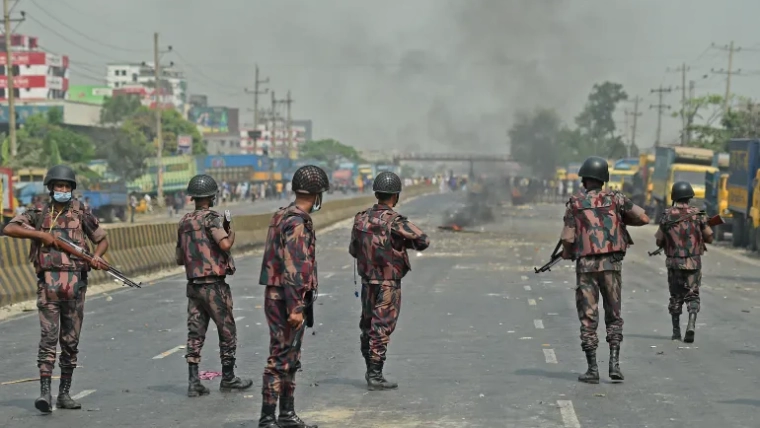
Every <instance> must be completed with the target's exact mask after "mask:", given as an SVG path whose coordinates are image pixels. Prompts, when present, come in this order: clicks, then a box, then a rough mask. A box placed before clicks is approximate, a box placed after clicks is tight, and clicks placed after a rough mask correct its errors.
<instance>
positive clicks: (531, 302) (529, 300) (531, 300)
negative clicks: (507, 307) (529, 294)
mask: <svg viewBox="0 0 760 428" xmlns="http://www.w3.org/2000/svg"><path fill="white" fill-rule="evenodd" d="M528 304H529V305H531V306H536V300H535V299H528Z"/></svg>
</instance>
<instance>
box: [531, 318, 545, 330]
mask: <svg viewBox="0 0 760 428" xmlns="http://www.w3.org/2000/svg"><path fill="white" fill-rule="evenodd" d="M533 325H535V326H536V328H538V329H543V328H544V322H543V321H541V320H533Z"/></svg>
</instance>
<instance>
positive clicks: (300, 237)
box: [259, 165, 330, 428]
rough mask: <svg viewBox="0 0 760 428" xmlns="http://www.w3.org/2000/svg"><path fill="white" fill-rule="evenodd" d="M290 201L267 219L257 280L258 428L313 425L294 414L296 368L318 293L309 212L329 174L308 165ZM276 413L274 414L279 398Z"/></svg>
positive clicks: (295, 177)
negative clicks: (260, 293)
mask: <svg viewBox="0 0 760 428" xmlns="http://www.w3.org/2000/svg"><path fill="white" fill-rule="evenodd" d="M292 189H293V192H294V193H295V195H296V199H295V201H294V202H293V203H291V204H290V205H288V206H287V207H284V208H280V209H279V210H278V211H277V212H276V213H275V214H274V215H273V216H272V220H271V221H270V223H269V232H268V233H267V241H266V247H265V250H264V257H263V260H262V261H261V276H260V278H259V284H261V285H265V286H266V290H265V292H264V297H265V303H264V313H265V314H266V317H267V323H268V324H269V358H268V359H267V365H266V368H265V369H264V376H263V382H262V386H261V395H262V405H261V418H260V419H259V427H260V428H277V427H282V428H317V426H316V425H307V424H306V423H305V422H304V421H302V420H301V418H299V417H298V415H297V414H296V412H295V399H294V394H295V390H296V372H297V371H298V369H300V368H301V361H300V360H301V343H302V339H303V333H304V330H305V326H304V310H305V309H306V306H307V305H312V304H313V303H314V300H315V299H316V295H317V288H318V282H317V260H316V243H317V238H316V235H315V233H314V224H313V223H312V219H311V215H310V214H313V213H315V212H317V211H319V210H320V209H321V208H322V194H323V193H324V192H326V191H328V190H329V189H330V181H329V180H328V178H327V174H326V173H325V172H324V171H323V170H322V169H321V168H319V167H317V166H314V165H306V166H303V167H301V168H299V169H298V170H297V171H296V172H295V174H293V181H292ZM278 399H279V401H280V416H279V418H277V419H276V418H275V411H276V409H277V400H278Z"/></svg>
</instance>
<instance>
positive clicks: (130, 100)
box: [100, 94, 142, 125]
mask: <svg viewBox="0 0 760 428" xmlns="http://www.w3.org/2000/svg"><path fill="white" fill-rule="evenodd" d="M141 106H142V104H141V103H140V97H139V96H137V95H132V94H125V95H117V96H115V97H106V99H105V102H104V103H103V107H102V108H101V109H100V123H101V124H103V125H109V124H117V123H121V122H123V121H125V120H126V119H128V118H129V117H130V116H132V115H133V114H135V113H136V112H137V110H139V109H140V107H141Z"/></svg>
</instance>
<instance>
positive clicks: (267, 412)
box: [259, 404, 280, 428]
mask: <svg viewBox="0 0 760 428" xmlns="http://www.w3.org/2000/svg"><path fill="white" fill-rule="evenodd" d="M275 411H277V405H276V404H262V405H261V418H259V428H280V425H278V424H277V416H276V415H275Z"/></svg>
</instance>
